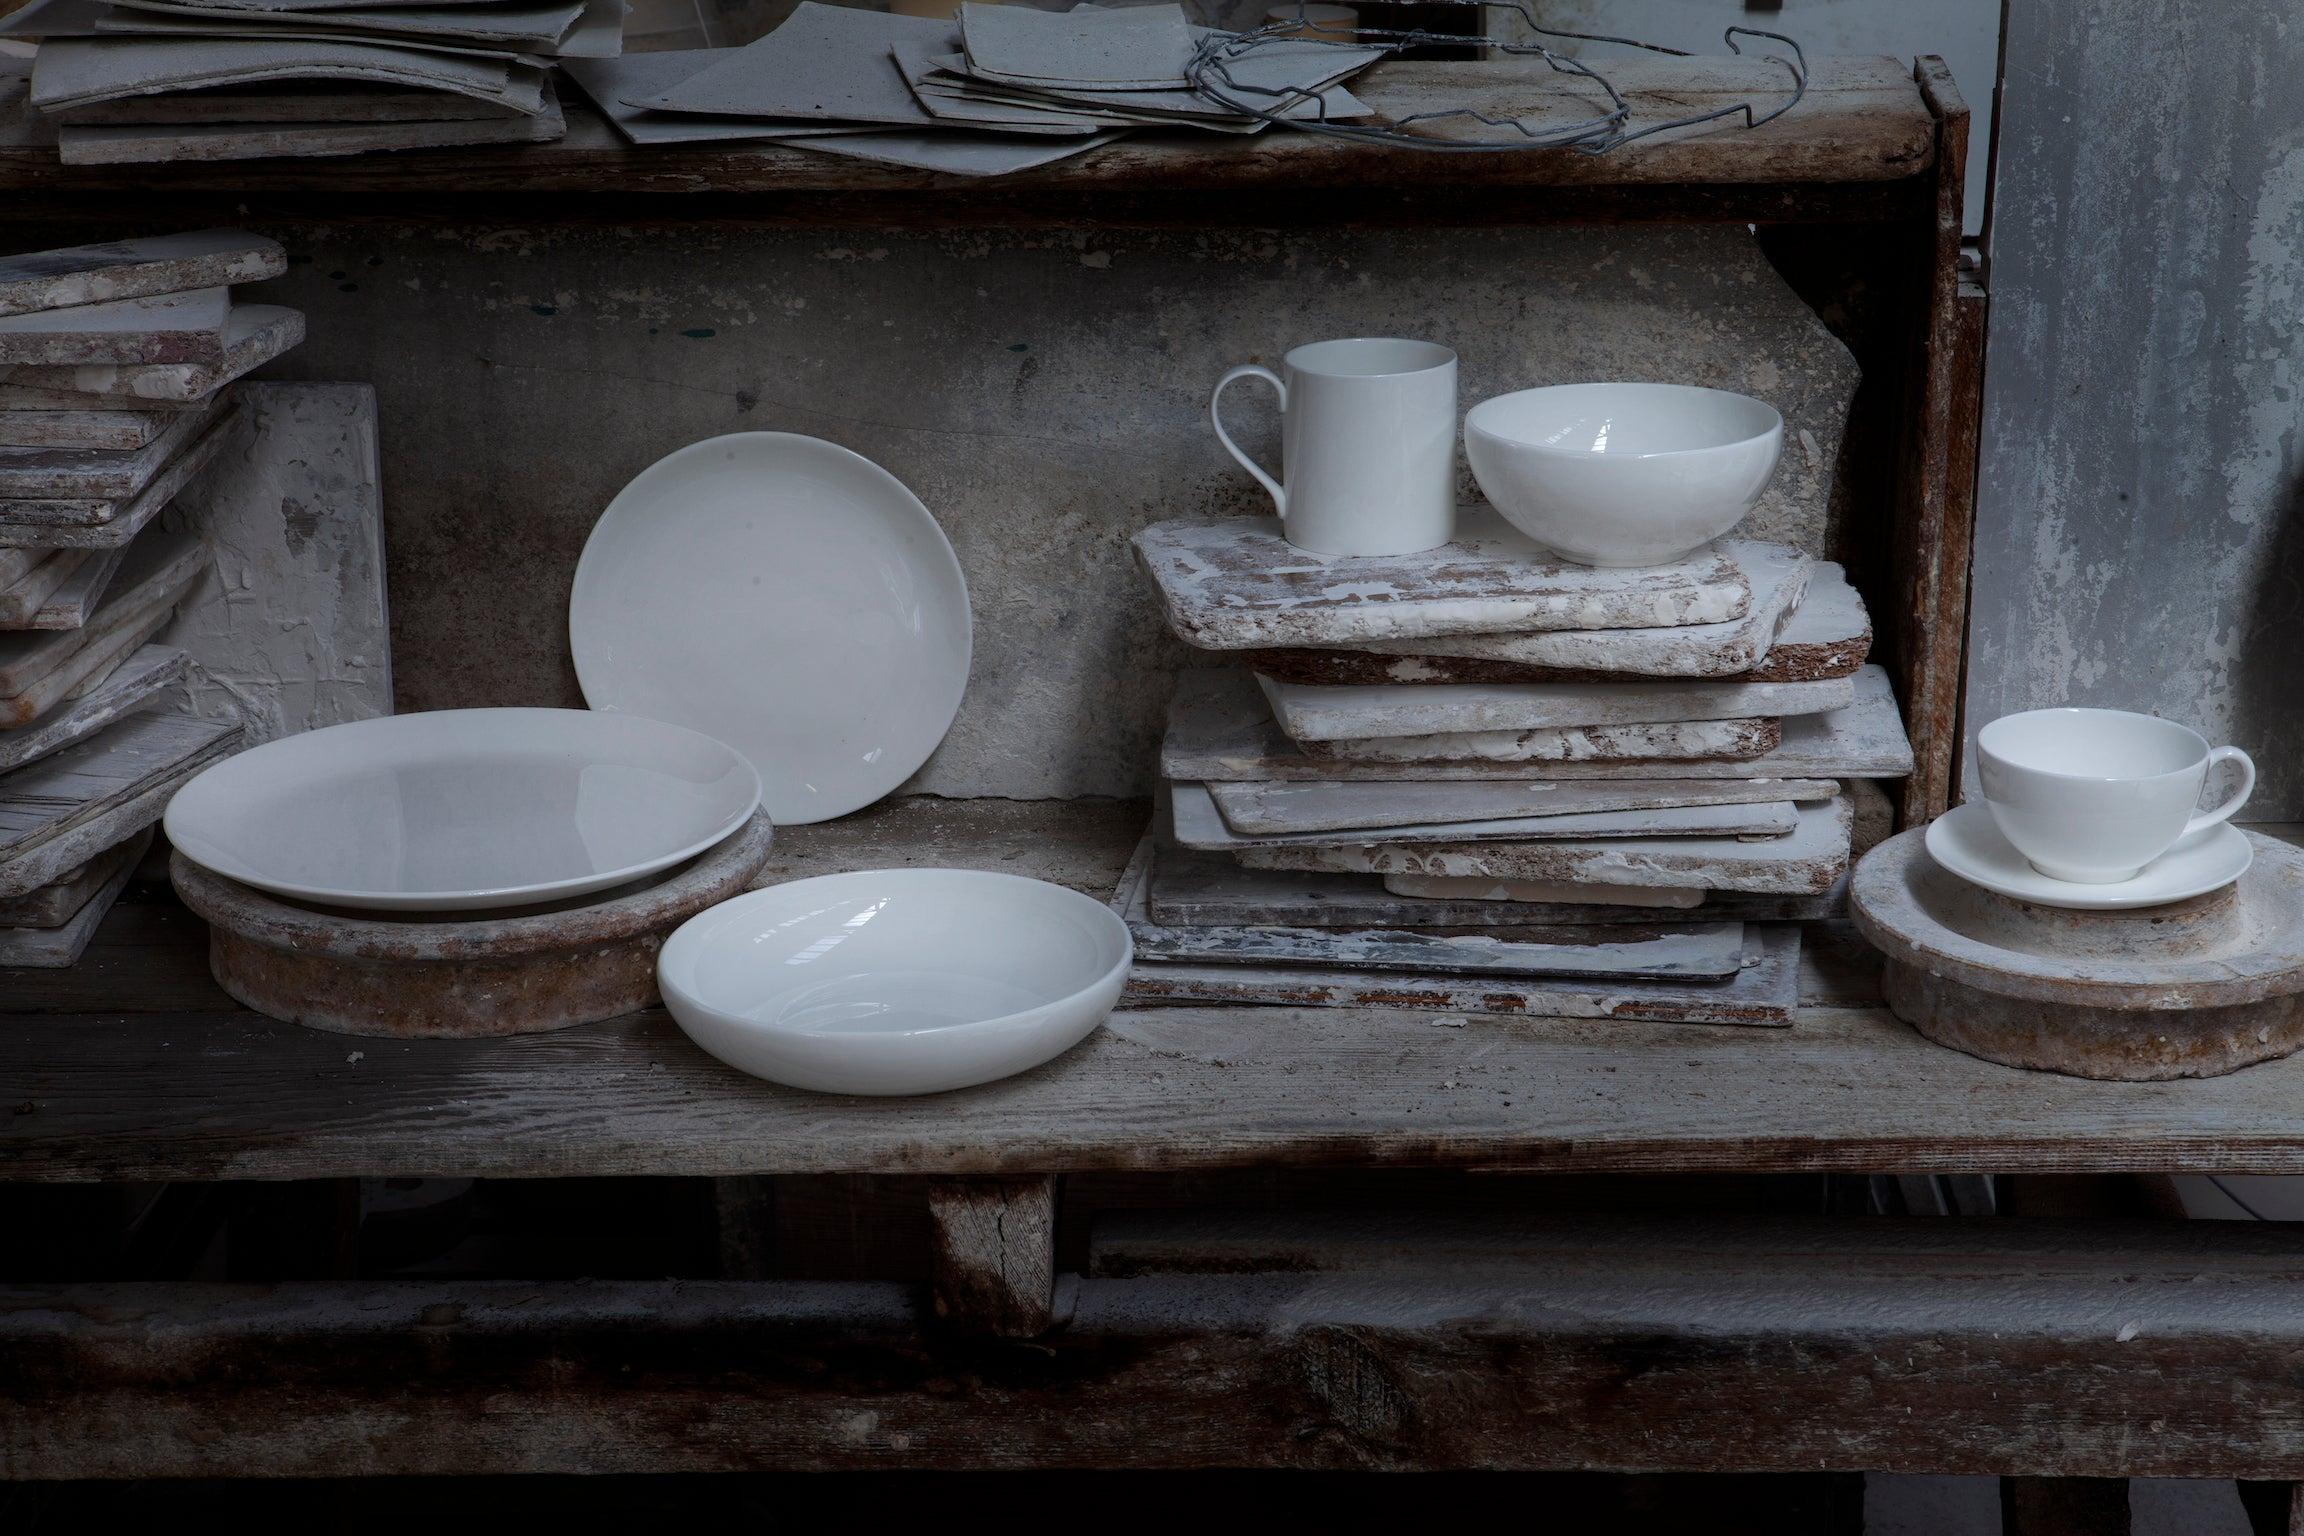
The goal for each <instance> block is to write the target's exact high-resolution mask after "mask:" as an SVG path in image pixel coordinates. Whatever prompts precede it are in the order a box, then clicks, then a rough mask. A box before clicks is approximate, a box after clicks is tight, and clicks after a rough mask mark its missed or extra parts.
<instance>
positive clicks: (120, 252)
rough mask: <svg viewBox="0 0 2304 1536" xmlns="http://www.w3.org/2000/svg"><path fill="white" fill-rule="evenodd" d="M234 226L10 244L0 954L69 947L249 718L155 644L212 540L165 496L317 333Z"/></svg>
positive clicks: (4, 302) (275, 260)
mask: <svg viewBox="0 0 2304 1536" xmlns="http://www.w3.org/2000/svg"><path fill="white" fill-rule="evenodd" d="M286 265H287V263H286V259H285V257H284V256H283V254H282V252H281V250H280V248H279V246H277V245H276V244H274V243H273V242H271V241H269V240H264V239H261V238H258V237H256V236H252V235H246V234H241V233H239V232H236V231H229V230H211V231H204V232H200V233H197V234H190V235H176V236H162V237H158V238H154V239H146V240H128V241H119V242H113V243H108V244H103V245H93V246H80V247H74V248H71V249H68V250H60V251H42V252H35V253H31V254H29V255H23V256H13V257H6V258H0V964H6V965H69V964H71V963H72V962H73V961H74V960H76V959H77V958H78V957H79V955H80V952H81V950H82V949H83V948H84V947H85V945H86V944H87V941H88V937H89V934H90V933H91V932H92V931H93V930H94V928H95V926H96V924H97V923H98V922H99V921H100V920H101V919H102V917H103V915H104V913H105V911H106V910H108V909H109V907H110V906H111V904H112V902H113V900H114V899H115V898H116V897H117V896H118V895H119V892H120V890H121V888H122V887H123V886H124V885H125V884H126V883H127V880H128V878H129V875H130V873H131V872H132V871H133V869H134V866H135V855H136V854H137V853H138V852H140V850H141V845H142V844H143V843H145V842H147V841H148V840H149V829H150V827H151V825H152V823H153V822H155V821H157V820H158V819H159V816H160V813H161V811H162V810H163V809H164V808H165V807H166V805H167V801H168V797H169V795H171V794H173V793H174V792H175V790H176V788H177V787H178V786H180V785H181V784H183V783H184V782H185V781H186V780H187V779H189V778H190V777H191V776H192V774H194V773H196V772H198V771H199V770H200V768H202V767H204V766H206V765H207V764H208V763H210V762H213V761H215V760H216V759H217V758H219V757H221V756H224V755H225V754H227V753H229V752H230V751H232V750H233V748H234V747H235V746H236V745H237V744H238V743H239V741H240V739H241V730H240V726H239V725H238V723H237V722H236V721H233V720H208V719H200V718H198V717H196V716H195V715H193V714H192V713H191V712H190V710H189V708H188V706H187V705H186V704H185V703H184V701H183V698H182V693H183V690H182V686H181V685H182V684H183V682H184V680H185V676H186V671H187V658H186V656H185V654H184V653H183V652H182V651H180V650H176V649H174V648H172V647H168V646H164V645H158V644H154V643H153V641H154V637H155V636H156V635H158V633H159V632H160V631H161V630H162V629H163V628H165V627H166V626H167V625H168V623H169V621H170V620H171V618H172V617H173V616H174V614H175V612H176V609H177V606H178V604H179V603H180V602H181V601H182V600H183V599H184V598H185V596H186V595H187V594H188V593H189V592H191V591H192V590H193V588H194V587H195V586H196V585H197V584H198V582H199V580H200V578H201V576H202V575H203V573H204V572H205V571H206V570H207V568H208V564H209V561H208V558H207V554H206V550H205V547H204V546H203V544H202V542H201V540H200V538H199V536H198V533H197V530H195V529H193V528H191V527H189V526H186V525H185V524H184V523H183V522H182V520H181V519H170V518H164V517H163V516H162V514H163V512H164V511H166V510H167V509H168V508H169V507H170V506H171V504H172V503H173V502H174V501H175V499H176V497H177V495H178V493H179V492H180V491H182V490H183V489H184V488H185V487H186V486H187V485H188V484H190V483H191V482H193V481H194V480H195V479H196V478H197V477H198V476H199V475H200V474H201V472H202V471H203V470H204V469H205V468H206V467H207V466H208V465H209V464H210V462H211V461H213V460H214V459H215V458H216V457H217V455H218V454H219V453H220V452H221V451H222V450H223V449H224V448H225V447H226V446H228V445H229V444H231V443H232V442H233V441H235V434H236V432H237V431H238V429H239V426H240V422H239V412H238V406H237V403H236V402H235V400H234V398H233V392H232V389H231V382H232V380H234V379H236V378H238V377H239V376H240V375H241V374H243V373H245V372H247V371H248V370H249V369H251V368H253V367H255V366H257V364H259V363H261V362H265V361H268V360H270V359H271V358H272V357H275V356H277V355H279V353H280V352H282V351H284V350H286V349H287V347H289V346H292V345H294V344H295V342H296V341H298V340H300V339H301V338H302V335H303V317H302V316H300V315H298V314H296V312H295V311H293V310H286V309H277V308H271V307H268V306H261V305H246V304H237V303H235V302H234V300H233V293H232V285H234V284H236V283H241V282H250V281H256V280H259V279H262V278H266V277H272V276H276V275H278V274H279V273H280V272H282V271H284V270H285V269H286Z"/></svg>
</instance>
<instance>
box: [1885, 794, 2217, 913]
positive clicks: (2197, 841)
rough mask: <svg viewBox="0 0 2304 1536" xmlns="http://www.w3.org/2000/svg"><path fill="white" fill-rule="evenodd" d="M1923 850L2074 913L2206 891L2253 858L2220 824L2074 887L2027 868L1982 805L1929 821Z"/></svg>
mask: <svg viewBox="0 0 2304 1536" xmlns="http://www.w3.org/2000/svg"><path fill="white" fill-rule="evenodd" d="M1928 852H1929V854H1930V856H1931V857H1933V858H1934V859H1935V860H1936V862H1937V863H1939V864H1941V865H1943V866H1944V867H1945V868H1946V869H1948V870H1950V871H1951V872H1952V873H1953V874H1955V875H1958V876H1959V877H1960V878H1961V879H1963V880H1965V881H1967V882H1968V883H1969V884H1971V885H1980V886H1982V887H1983V888H1984V889H1985V890H1988V891H1991V892H1993V893H1994V894H1995V895H2000V896H2006V897H2008V898H2009V899H2010V900H2012V901H2029V902H2031V903H2033V904H2034V905H2036V906H2043V907H2069V908H2071V909H2072V910H2073V911H2076V912H2122V911H2126V910H2128V909H2129V908H2132V907H2157V906H2163V905H2165V904H2167V903H2168V902H2171V901H2184V900H2187V899H2189V898H2191V897H2194V896H2205V895H2206V894H2207V893H2208V892H2210V891H2213V890H2219V889H2221V888H2223V887H2224V886H2227V885H2230V884H2231V883H2232V882H2233V881H2235V880H2237V879H2239V878H2240V877H2241V876H2242V875H2244V874H2246V873H2248V866H2249V864H2250V863H2252V862H2253V861H2254V860H2255V857H2256V850H2255V849H2253V848H2251V847H2249V845H2248V839H2247V838H2246V837H2244V836H2242V835H2241V833H2240V830H2239V829H2238V828H2237V827H2234V826H2232V825H2230V824H2229V823H2225V822H2219V823H2217V824H2216V825H2215V826H2213V827H2203V828H2201V829H2200V830H2199V831H2198V832H2195V833H2193V834H2192V835H2191V836H2190V837H2187V838H2185V839H2184V840H2183V841H2181V842H2179V843H2178V844H2177V845H2176V846H2175V847H2173V848H2171V849H2169V850H2168V851H2167V852H2166V853H2164V854H2162V855H2160V857H2158V858H2157V859H2154V860H2153V861H2152V862H2151V863H2149V864H2147V865H2145V866H2144V872H2143V873H2142V874H2140V875H2138V876H2136V877H2135V878H2134V879H2133V880H2122V881H2120V882H2118V883H2117V884H2114V885H2080V884H2076V883H2074V882H2073V881H2070V880H2058V879H2055V878H2053V877H2051V876H2048V875H2044V874H2042V873H2040V871H2038V870H2036V869H2034V868H2033V867H2032V866H2031V864H2030V863H2028V862H2027V861H2026V860H2025V858H2024V855H2022V854H2020V853H2018V852H2017V851H2016V849H2015V847H2014V845H2012V844H2011V843H2010V842H2009V841H2008V839H2007V838H2005V837H2003V836H2001V834H2000V828H1999V826H1998V825H1997V824H1996V823H1995V822H1994V821H1993V820H1992V813H1991V811H1989V810H1988V809H1986V808H1985V807H1984V806H1981V805H1963V806H1960V807H1958V808H1956V809H1954V810H1952V811H1949V812H1947V813H1945V814H1944V815H1942V816H1939V817H1938V818H1936V820H1934V821H1932V822H1930V823H1929V824H1928Z"/></svg>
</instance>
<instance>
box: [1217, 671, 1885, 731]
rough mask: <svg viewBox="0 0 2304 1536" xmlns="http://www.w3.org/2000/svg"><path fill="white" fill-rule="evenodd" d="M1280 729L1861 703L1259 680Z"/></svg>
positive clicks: (1678, 692)
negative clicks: (1331, 684)
mask: <svg viewBox="0 0 2304 1536" xmlns="http://www.w3.org/2000/svg"><path fill="white" fill-rule="evenodd" d="M1256 681H1257V683H1258V684H1259V685H1260V686H1261V687H1262V688H1263V690H1264V698H1265V702H1267V703H1269V704H1270V705H1271V706H1272V714H1273V717H1274V718H1275V719H1277V720H1278V721H1279V722H1280V729H1282V730H1284V731H1286V732H1287V733H1288V734H1289V735H1290V736H1293V737H1295V738H1296V739H1297V740H1298V741H1303V742H1314V741H1333V742H1351V741H1353V740H1356V739H1358V738H1362V737H1368V736H1446V735H1451V734H1463V735H1470V734H1482V733H1502V732H1508V731H1530V730H1541V729H1544V728H1547V727H1558V726H1573V725H1586V726H1603V725H1659V724H1672V723H1677V722H1684V721H1701V720H1751V719H1760V718H1767V717H1777V716H1785V715H1820V714H1823V713H1825V712H1826V711H1828V710H1835V709H1845V708H1846V707H1848V706H1849V705H1850V704H1853V703H1854V702H1856V689H1855V686H1854V685H1853V684H1852V683H1851V682H1850V681H1849V680H1848V679H1847V678H1845V677H1837V678H1826V679H1824V680H1822V681H1819V682H1812V683H1738V682H1688V683H1680V682H1666V681H1662V680H1656V679H1647V680H1640V681H1626V682H1615V683H1373V684H1343V685H1335V686H1321V685H1314V684H1306V683H1286V682H1281V681H1279V680H1277V679H1275V678H1270V677H1258V678H1257V680H1256Z"/></svg>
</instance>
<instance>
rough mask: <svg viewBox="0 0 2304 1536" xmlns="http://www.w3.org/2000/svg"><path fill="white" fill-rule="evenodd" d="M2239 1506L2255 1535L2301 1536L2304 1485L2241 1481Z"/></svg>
mask: <svg viewBox="0 0 2304 1536" xmlns="http://www.w3.org/2000/svg"><path fill="white" fill-rule="evenodd" d="M2240 1507H2241V1508H2243V1509H2245V1510H2247V1511H2248V1527H2249V1529H2250V1530H2252V1531H2254V1532H2255V1533H2256V1536H2304V1483H2259V1482H2250V1481H2248V1480H2246V1479H2242V1480H2241V1483H2240Z"/></svg>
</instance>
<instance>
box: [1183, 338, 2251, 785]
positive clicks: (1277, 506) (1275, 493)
mask: <svg viewBox="0 0 2304 1536" xmlns="http://www.w3.org/2000/svg"><path fill="white" fill-rule="evenodd" d="M1250 378H1254V379H1262V380H1263V381H1264V382H1265V383H1267V384H1269V385H1271V386H1272V392H1273V393H1274V394H1276V395H1278V396H1279V397H1280V409H1281V411H1282V413H1286V411H1287V409H1288V386H1287V385H1286V384H1284V383H1282V382H1281V379H1280V375H1278V374H1276V373H1274V372H1273V371H1272V370H1271V369H1269V368H1264V367H1260V366H1258V365H1257V364H1255V363H1242V364H1241V365H1240V366H1239V367H1237V368H1235V369H1233V370H1232V371H1231V372H1230V373H1227V374H1226V375H1224V377H1222V378H1220V379H1218V380H1217V381H1216V387H1215V389H1213V390H1211V391H1210V392H1209V395H1208V424H1209V425H1210V426H1212V427H1214V428H1215V429H1216V438H1217V441H1219V442H1221V443H1222V444H1223V445H1224V451H1225V452H1226V453H1229V454H1231V455H1232V457H1234V458H1235V459H1238V460H1239V461H1240V467H1241V468H1242V469H1244V470H1246V471H1248V473H1250V474H1252V475H1254V476H1255V477H1256V482H1257V484H1259V485H1261V486H1263V487H1264V489H1266V490H1267V491H1270V492H1271V493H1272V506H1273V508H1274V510H1276V511H1277V512H1279V514H1280V519H1281V521H1282V522H1286V521H1287V519H1288V493H1287V492H1286V491H1284V490H1282V489H1281V488H1280V482H1279V481H1277V480H1275V479H1273V478H1272V477H1271V476H1270V475H1268V474H1266V473H1264V470H1263V468H1262V466H1260V465H1259V464H1257V462H1256V461H1255V460H1254V459H1251V458H1250V457H1248V455H1246V454H1245V453H1242V452H1241V451H1240V445H1239V444H1238V443H1236V442H1234V441H1232V434H1231V433H1229V432H1227V431H1225V430H1224V418H1223V417H1221V416H1219V415H1217V414H1216V407H1217V405H1218V403H1219V402H1221V401H1222V400H1223V398H1224V390H1225V387H1226V386H1227V385H1229V384H1231V383H1232V381H1233V380H1235V379H1250ZM2250 782H2251V783H2253V782H2254V781H2253V780H2251V781H2250Z"/></svg>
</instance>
